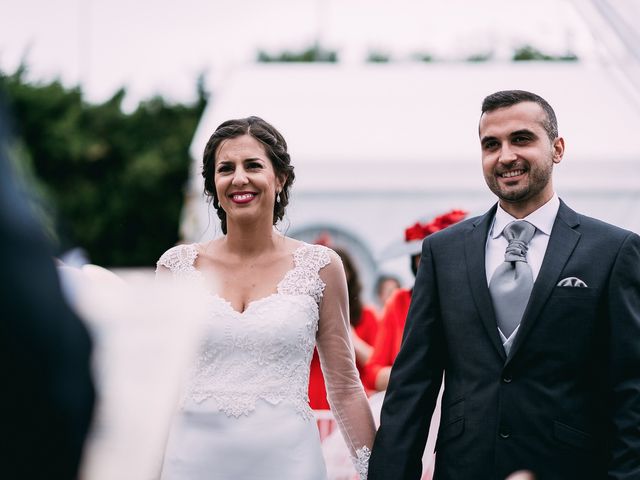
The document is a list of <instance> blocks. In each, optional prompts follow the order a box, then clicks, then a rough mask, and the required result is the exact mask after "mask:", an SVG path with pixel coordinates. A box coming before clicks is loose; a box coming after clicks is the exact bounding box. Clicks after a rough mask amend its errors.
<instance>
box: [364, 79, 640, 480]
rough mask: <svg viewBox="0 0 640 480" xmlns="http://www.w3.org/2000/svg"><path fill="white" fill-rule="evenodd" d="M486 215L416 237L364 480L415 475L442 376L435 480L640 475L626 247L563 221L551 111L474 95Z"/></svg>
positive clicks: (634, 319) (638, 378) (636, 269)
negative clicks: (416, 263) (409, 290)
mask: <svg viewBox="0 0 640 480" xmlns="http://www.w3.org/2000/svg"><path fill="white" fill-rule="evenodd" d="M479 139H480V147H481V152H482V168H483V172H484V176H485V180H486V182H487V184H488V186H489V189H490V190H491V191H492V192H493V193H494V194H495V195H496V196H497V197H498V203H497V205H494V206H493V207H492V208H491V209H490V210H489V211H488V212H487V213H486V214H485V215H483V216H481V217H477V218H472V219H469V220H466V221H464V222H461V223H459V224H457V225H454V226H452V227H451V228H448V229H446V230H443V231H442V232H438V233H436V234H434V235H430V236H429V237H427V238H426V239H425V241H424V243H423V248H422V259H421V261H420V268H419V270H418V276H417V278H416V284H415V289H414V294H413V298H412V302H411V307H410V310H409V316H408V319H407V326H406V328H405V333H404V340H403V343H402V348H401V350H400V353H399V354H398V357H397V358H396V362H395V363H394V367H393V370H392V372H391V378H390V381H389V387H388V390H387V396H386V398H385V402H384V406H383V408H382V415H381V425H380V428H379V430H378V433H377V436H376V440H375V446H374V450H373V453H372V456H371V463H370V470H369V478H370V479H371V480H378V479H407V480H408V479H418V478H419V477H420V468H421V466H420V458H421V456H422V452H423V449H424V446H425V442H426V439H427V435H428V434H429V419H430V417H431V414H432V412H433V409H434V406H435V403H436V397H437V395H438V391H439V390H440V386H441V382H442V378H443V373H444V382H445V385H444V394H443V398H442V411H441V422H440V429H439V432H438V440H437V446H436V448H437V455H436V465H435V477H434V478H436V479H438V480H445V479H455V480H466V479H469V480H471V479H473V480H484V479H503V478H505V477H507V476H508V475H509V474H511V473H513V472H514V471H517V470H529V471H530V472H531V473H533V474H534V475H535V476H536V477H537V478H540V479H544V480H566V479H569V478H571V479H573V478H575V479H578V478H579V479H593V480H602V479H604V478H608V479H617V480H622V479H628V480H630V479H639V478H640V341H639V340H638V339H640V237H639V236H638V235H636V234H635V233H632V232H629V231H626V230H623V229H621V228H618V227H614V226H612V225H608V224H605V223H603V222H600V221H598V220H595V219H592V218H589V217H586V216H584V215H580V214H578V213H576V212H574V211H573V210H571V209H570V208H569V207H568V206H567V205H566V204H565V203H564V202H562V201H561V200H560V199H559V198H558V196H557V195H556V193H555V191H554V187H553V182H552V173H553V167H554V165H555V164H558V163H560V161H561V160H562V158H563V155H564V151H565V142H564V139H563V138H562V137H560V136H559V135H558V127H557V121H556V116H555V113H554V111H553V109H552V108H551V106H550V105H549V104H548V103H547V102H546V101H545V100H544V99H542V98H541V97H539V96H538V95H535V94H532V93H530V92H525V91H520V90H514V91H502V92H497V93H494V94H492V95H489V96H488V97H486V98H485V99H484V101H483V104H482V113H481V116H480V122H479Z"/></svg>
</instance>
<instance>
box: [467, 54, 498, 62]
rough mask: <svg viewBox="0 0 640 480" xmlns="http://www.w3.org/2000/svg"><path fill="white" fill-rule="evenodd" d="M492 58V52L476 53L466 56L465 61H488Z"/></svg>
mask: <svg viewBox="0 0 640 480" xmlns="http://www.w3.org/2000/svg"><path fill="white" fill-rule="evenodd" d="M492 58H493V52H485V53H476V54H474V55H469V56H468V57H467V59H466V60H467V62H488V61H489V60H491V59H492Z"/></svg>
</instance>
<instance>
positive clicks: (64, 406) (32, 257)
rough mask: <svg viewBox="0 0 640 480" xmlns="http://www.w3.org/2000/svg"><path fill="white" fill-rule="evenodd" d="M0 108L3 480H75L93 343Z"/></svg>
mask: <svg viewBox="0 0 640 480" xmlns="http://www.w3.org/2000/svg"><path fill="white" fill-rule="evenodd" d="M1 94H2V92H1V91H0V96H1ZM2 106H3V103H2V98H0V265H2V268H1V269H0V311H1V312H2V313H1V314H0V315H1V318H2V320H1V321H0V385H2V395H0V412H1V413H0V415H1V417H2V418H1V419H0V425H1V426H2V427H1V428H2V436H1V439H0V476H1V477H2V478H7V479H30V480H31V479H40V478H46V479H72V478H76V476H77V471H78V465H79V462H80V458H81V454H82V446H83V442H84V439H85V436H86V434H87V430H88V429H89V425H90V422H91V415H92V411H93V403H94V397H95V393H94V388H93V383H92V380H91V374H90V352H91V341H90V338H89V335H88V333H87V330H86V329H85V327H84V325H83V324H82V322H81V321H80V320H79V319H78V317H77V316H76V315H75V314H74V313H73V312H72V311H71V309H70V308H69V307H68V305H67V304H66V303H65V300H64V299H63V295H62V292H61V290H60V284H59V281H58V276H57V273H56V269H55V266H54V262H53V257H52V253H51V247H50V245H49V244H48V243H47V241H46V238H45V236H44V233H43V231H42V228H41V226H40V225H39V224H38V222H37V221H36V220H35V217H34V215H33V212H32V210H31V204H30V201H29V196H28V195H27V193H26V192H25V190H24V186H23V185H22V183H21V182H20V181H19V179H18V177H17V176H16V173H15V172H14V170H13V166H12V165H11V163H10V161H9V158H8V144H9V136H8V127H7V120H6V115H4V109H3V108H2Z"/></svg>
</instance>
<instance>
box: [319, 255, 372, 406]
mask: <svg viewBox="0 0 640 480" xmlns="http://www.w3.org/2000/svg"><path fill="white" fill-rule="evenodd" d="M333 250H334V251H335V252H336V253H337V254H338V255H339V256H340V258H341V259H342V264H343V265H344V270H345V274H346V276H347V289H348V291H349V318H350V321H351V333H352V335H351V340H352V342H353V345H354V347H355V352H356V367H357V368H358V371H359V372H360V378H362V375H363V371H364V366H365V364H366V363H367V361H368V360H369V357H370V356H371V353H372V352H373V344H374V342H375V339H376V335H377V333H378V317H377V315H376V312H375V310H374V309H373V308H372V307H369V306H367V305H363V304H362V302H361V300H360V292H361V290H362V287H361V284H360V278H359V276H358V272H357V270H356V268H355V266H354V264H353V261H352V260H351V257H350V256H349V255H348V254H347V252H346V251H344V250H342V249H340V248H335V247H334V248H333ZM309 405H310V406H311V408H312V409H314V410H329V402H328V401H327V392H326V390H325V386H324V377H323V376H322V370H321V369H320V359H319V358H318V351H317V350H314V352H313V358H312V360H311V372H310V375H309Z"/></svg>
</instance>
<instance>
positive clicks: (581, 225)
mask: <svg viewBox="0 0 640 480" xmlns="http://www.w3.org/2000/svg"><path fill="white" fill-rule="evenodd" d="M563 207H564V208H561V209H560V211H559V212H558V216H559V217H560V218H562V219H564V220H565V221H567V220H568V221H567V223H569V224H570V225H571V223H572V221H573V223H575V225H576V227H577V229H578V230H579V231H580V232H581V233H583V234H585V235H596V236H606V237H607V239H609V240H613V239H620V240H622V239H625V238H627V237H628V236H629V235H635V234H634V232H632V231H630V230H627V229H624V228H622V227H619V226H617V225H613V224H612V223H608V222H605V221H603V220H600V219H599V218H595V217H590V216H589V215H584V214H582V213H578V212H575V211H573V210H571V209H570V208H569V207H567V206H566V205H563ZM563 209H564V211H563ZM572 215H573V216H574V217H573V218H572Z"/></svg>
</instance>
